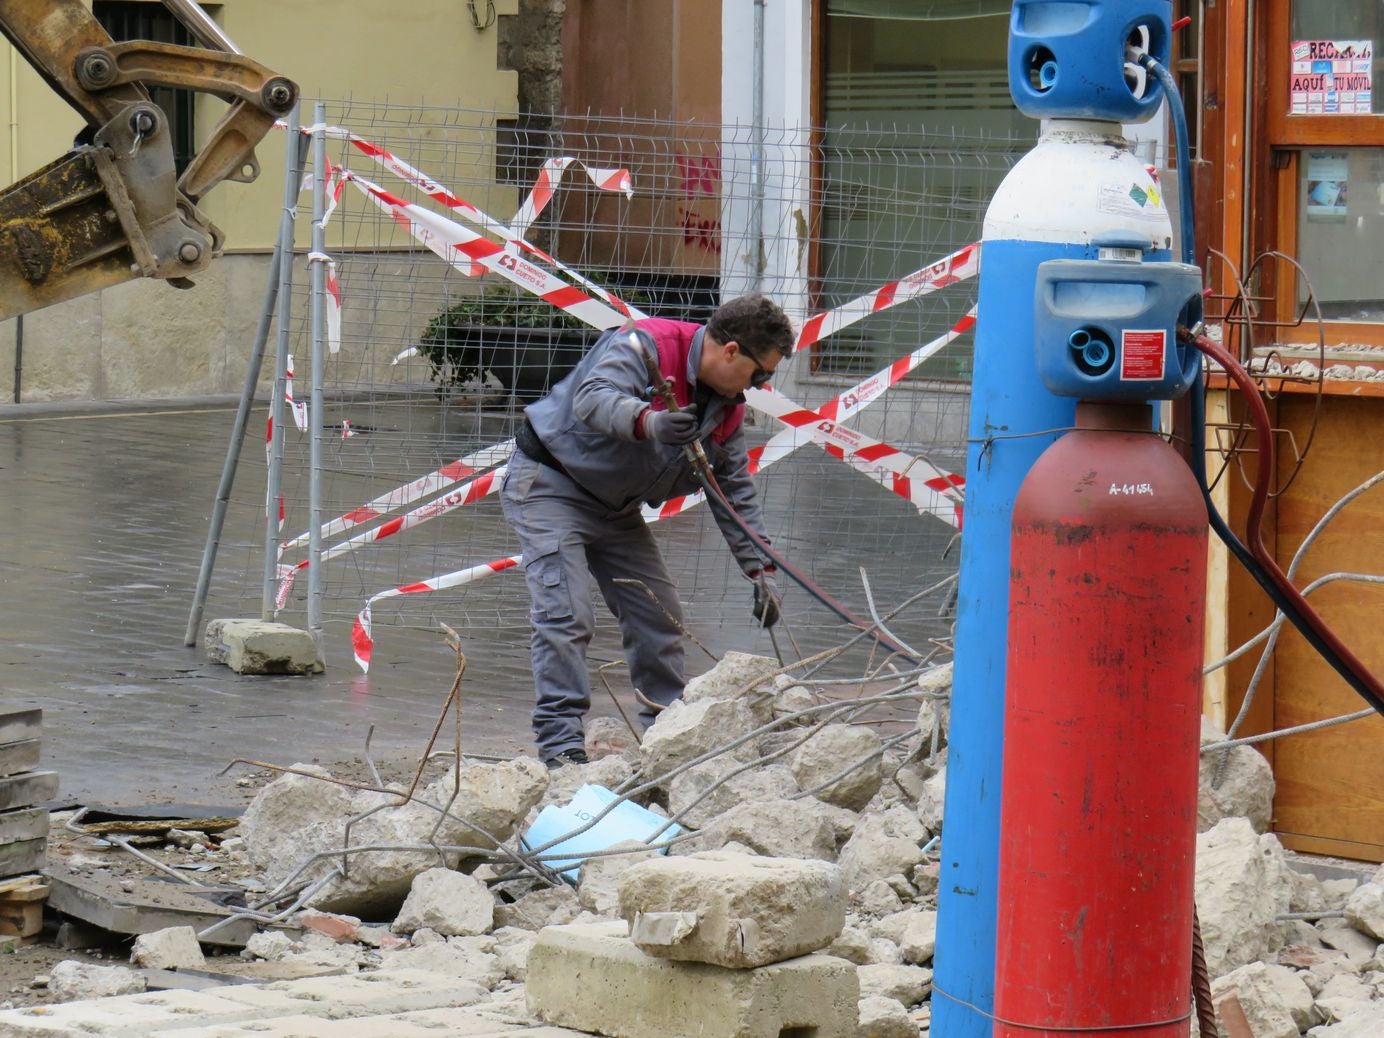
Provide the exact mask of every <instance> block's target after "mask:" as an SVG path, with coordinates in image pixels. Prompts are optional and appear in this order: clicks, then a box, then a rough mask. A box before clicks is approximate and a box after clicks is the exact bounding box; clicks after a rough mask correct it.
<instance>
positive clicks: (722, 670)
mask: <svg viewBox="0 0 1384 1038" xmlns="http://www.w3.org/2000/svg"><path fill="white" fill-rule="evenodd" d="M782 669H783V668H782V666H781V665H780V664H779V662H778V660H775V659H770V658H769V657H768V656H752V655H750V654H749V653H745V652H728V653H726V654H725V656H723V657H722V658H721V662H720V663H718V664H716V666H714V667H712V668H711V669H710V670H709V671H707V672H706V673H705V674H698V675H697V676H696V677H695V678H693V679H692V680H690V681H689V682H688V683H687V687H686V688H685V689H683V692H682V698H683V701H684V702H686V703H689V704H691V703H699V702H702V701H703V700H707V699H737V700H740V701H741V702H743V703H744V704H745V706H746V707H747V708H748V709H749V711H750V715H751V716H752V717H753V718H754V722H755V725H756V726H758V725H761V724H767V723H768V722H769V721H770V720H772V719H773V716H774V695H775V693H776V692H777V691H778V687H777V686H776V685H775V684H774V672H775V671H778V670H782Z"/></svg>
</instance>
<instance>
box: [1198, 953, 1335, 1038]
mask: <svg viewBox="0 0 1384 1038" xmlns="http://www.w3.org/2000/svg"><path fill="white" fill-rule="evenodd" d="M1230 992H1234V994H1235V997H1236V998H1238V999H1239V1001H1240V1008H1242V1009H1243V1010H1244V1011H1245V1018H1246V1019H1247V1020H1248V1021H1249V1026H1250V1030H1251V1031H1252V1032H1254V1038H1298V1035H1299V1034H1300V1033H1301V1032H1303V1031H1305V1030H1307V1028H1309V1027H1310V1026H1312V1023H1313V1022H1314V1021H1313V1019H1312V992H1311V991H1310V990H1309V989H1308V987H1307V985H1306V983H1304V982H1303V980H1302V978H1301V977H1299V976H1298V975H1297V971H1296V970H1293V969H1289V968H1288V967H1287V966H1279V965H1276V964H1269V963H1263V962H1252V963H1250V964H1249V965H1247V966H1240V967H1238V968H1236V969H1233V970H1231V971H1230V972H1229V973H1227V974H1226V975H1225V976H1223V977H1217V978H1216V980H1215V981H1214V982H1213V983H1212V985H1211V998H1212V1000H1213V1001H1214V1000H1218V999H1220V998H1222V997H1224V996H1225V995H1226V994H1228V993H1230Z"/></svg>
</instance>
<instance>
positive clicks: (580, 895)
mask: <svg viewBox="0 0 1384 1038" xmlns="http://www.w3.org/2000/svg"><path fill="white" fill-rule="evenodd" d="M607 850H612V851H618V850H624V851H628V852H629V853H627V854H606V855H602V856H600V857H596V858H587V859H586V861H585V862H584V863H583V864H582V867H581V873H580V879H579V880H578V882H577V900H578V901H580V902H581V906H582V908H585V909H586V910H587V911H588V912H595V913H596V914H597V915H601V916H607V917H609V918H614V917H616V916H618V915H619V914H620V877H621V876H623V875H624V874H625V873H626V872H628V871H629V870H630V869H632V868H634V866H636V865H638V864H639V863H640V862H641V861H649V860H651V859H653V858H658V857H661V856H662V855H661V853H660V852H659V851H656V850H650V849H649V847H648V845H647V844H643V843H640V842H639V841H638V840H622V841H621V842H620V843H616V844H612V845H611V846H610V847H608V848H607Z"/></svg>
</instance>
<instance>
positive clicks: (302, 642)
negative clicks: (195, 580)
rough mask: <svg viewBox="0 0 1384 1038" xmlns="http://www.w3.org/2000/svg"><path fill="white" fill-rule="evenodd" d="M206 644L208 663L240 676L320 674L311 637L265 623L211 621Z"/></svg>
mask: <svg viewBox="0 0 1384 1038" xmlns="http://www.w3.org/2000/svg"><path fill="white" fill-rule="evenodd" d="M204 643H205V645H206V648H207V659H209V660H211V661H212V662H213V663H224V664H225V665H226V666H228V667H230V668H231V670H233V671H235V672H236V673H237V674H320V673H322V663H321V661H320V660H319V659H318V658H317V645H316V644H315V643H314V642H313V640H312V635H310V634H308V632H307V631H300V630H299V629H298V628H296V627H290V626H289V625H288V624H281V623H272V622H268V621H265V620H212V621H211V622H210V623H209V624H207V632H206V637H205V639H204Z"/></svg>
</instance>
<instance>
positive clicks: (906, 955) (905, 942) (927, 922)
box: [899, 908, 937, 966]
mask: <svg viewBox="0 0 1384 1038" xmlns="http://www.w3.org/2000/svg"><path fill="white" fill-rule="evenodd" d="M908 916H909V919H908V924H907V925H906V926H905V927H904V928H903V933H902V934H901V935H900V940H899V950H900V951H901V952H903V961H904V962H908V963H912V964H913V965H915V966H921V965H923V964H924V963H928V962H931V961H932V954H933V952H935V951H936V950H937V913H936V912H934V911H932V910H931V909H928V908H920V909H917V910H916V911H913V912H909V913H908Z"/></svg>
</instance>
